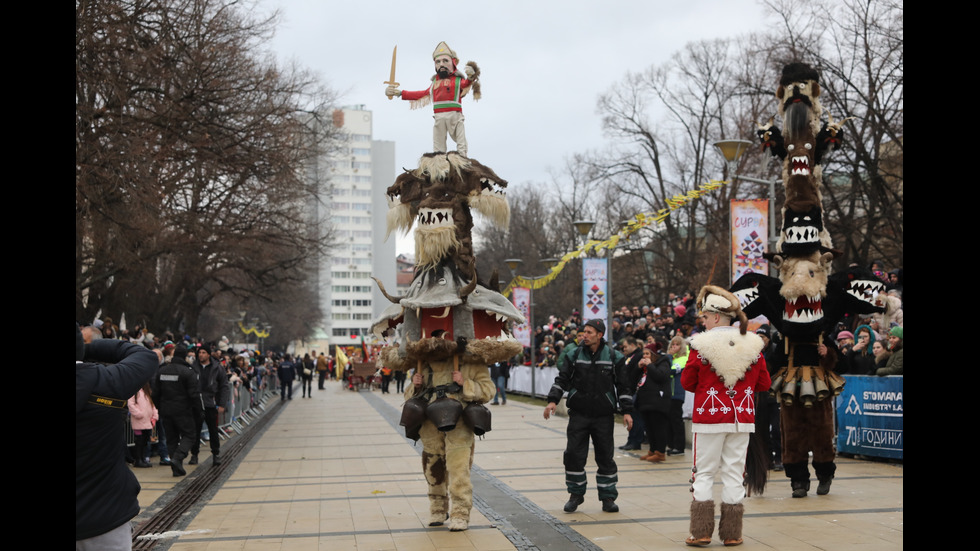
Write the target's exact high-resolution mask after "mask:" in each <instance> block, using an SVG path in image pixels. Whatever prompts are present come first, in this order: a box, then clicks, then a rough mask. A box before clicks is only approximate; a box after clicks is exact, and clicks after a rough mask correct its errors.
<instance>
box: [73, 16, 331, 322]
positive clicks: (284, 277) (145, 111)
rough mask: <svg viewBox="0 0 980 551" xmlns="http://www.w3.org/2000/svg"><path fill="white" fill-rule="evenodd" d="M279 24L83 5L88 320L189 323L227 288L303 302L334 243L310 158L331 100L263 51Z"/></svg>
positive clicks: (83, 268)
mask: <svg viewBox="0 0 980 551" xmlns="http://www.w3.org/2000/svg"><path fill="white" fill-rule="evenodd" d="M275 23H276V18H275V17H274V16H273V17H270V18H266V19H257V18H255V16H254V12H253V11H250V10H249V6H248V5H247V4H242V3H240V2H234V1H230V0H164V1H153V0H128V1H125V0H117V1H110V2H91V1H87V0H79V1H77V2H76V111H75V113H76V201H75V205H76V216H75V222H76V232H75V237H76V254H75V260H76V316H77V317H78V318H79V319H84V318H89V317H90V316H91V315H93V314H94V312H95V311H96V310H99V309H102V310H103V311H104V312H107V313H113V314H117V313H121V312H126V313H127V314H129V315H136V316H139V317H141V318H145V319H147V320H148V321H149V322H150V323H152V324H155V326H157V327H161V328H164V327H166V328H172V329H183V330H185V331H189V332H193V331H195V330H196V328H197V323H198V319H199V317H200V315H201V313H202V311H203V309H204V308H206V307H207V306H208V305H209V304H212V302H213V301H214V299H215V297H218V296H221V295H223V294H231V295H234V296H236V297H239V299H242V298H245V297H250V298H253V299H257V300H260V301H267V302H270V303H277V306H278V307H279V308H283V309H287V310H288V309H289V308H291V307H292V306H294V305H293V304H290V303H289V301H288V298H289V297H290V296H293V295H296V293H295V292H292V291H289V292H284V291H283V290H284V289H292V288H294V287H295V286H296V285H301V284H303V283H304V282H306V281H308V275H309V265H308V264H307V263H306V261H307V260H308V259H309V256H310V255H311V254H313V253H315V252H316V251H320V250H322V248H323V247H324V246H325V244H327V243H329V235H328V234H325V232H324V231H323V230H322V229H318V228H322V226H319V225H315V224H309V223H308V220H307V215H306V214H305V212H304V205H305V204H307V203H308V202H309V201H311V200H314V201H315V200H318V198H317V196H316V189H317V187H316V182H310V181H308V179H307V178H306V173H305V171H304V168H305V167H306V166H307V165H308V163H309V162H310V160H311V159H314V158H316V156H318V155H320V154H321V153H322V152H323V151H324V148H325V147H327V146H328V145H329V144H330V143H331V140H332V139H333V138H334V136H333V133H334V132H335V130H333V129H332V125H331V124H330V123H329V121H322V117H321V116H320V114H321V113H329V110H328V106H329V104H330V103H331V101H332V99H333V96H332V94H331V93H330V91H329V90H327V89H325V88H324V87H323V86H322V85H320V84H319V83H318V82H317V81H316V80H315V79H314V78H313V77H311V76H310V75H308V74H306V73H304V72H302V71H300V70H298V69H295V68H281V67H279V66H277V65H276V63H275V62H274V61H272V59H271V58H270V56H268V55H266V54H265V53H264V52H263V50H262V49H261V46H262V45H263V44H264V42H265V41H266V40H267V39H268V38H270V37H271V33H272V32H273V30H274V27H275ZM311 228H315V229H316V230H315V231H311ZM300 294H301V293H300Z"/></svg>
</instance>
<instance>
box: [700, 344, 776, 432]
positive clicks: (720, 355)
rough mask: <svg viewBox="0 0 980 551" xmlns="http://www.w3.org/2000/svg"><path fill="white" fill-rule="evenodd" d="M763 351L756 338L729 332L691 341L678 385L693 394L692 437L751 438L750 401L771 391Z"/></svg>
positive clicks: (751, 411) (751, 412) (752, 428)
mask: <svg viewBox="0 0 980 551" xmlns="http://www.w3.org/2000/svg"><path fill="white" fill-rule="evenodd" d="M762 347H763V342H762V338H761V337H759V336H758V335H756V334H754V333H747V334H745V335H741V334H739V332H738V329H736V328H734V327H716V328H714V329H712V330H710V331H705V332H704V333H698V334H697V335H695V336H694V337H693V338H692V339H691V354H690V356H689V357H688V359H687V366H686V367H685V368H684V372H683V373H682V374H681V384H682V385H683V386H684V389H685V390H687V391H690V392H693V393H694V413H693V416H692V418H691V421H692V429H693V431H694V432H713V433H719V432H755V395H756V394H757V393H760V392H765V391H767V390H769V386H770V385H771V379H770V378H769V370H768V369H766V360H765V358H764V357H763V356H762V354H761V351H762Z"/></svg>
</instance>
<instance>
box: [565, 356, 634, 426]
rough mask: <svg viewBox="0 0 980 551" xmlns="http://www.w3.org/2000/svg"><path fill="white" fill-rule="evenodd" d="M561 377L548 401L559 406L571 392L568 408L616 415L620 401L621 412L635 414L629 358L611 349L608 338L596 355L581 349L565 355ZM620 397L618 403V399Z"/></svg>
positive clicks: (589, 413) (578, 411) (594, 415)
mask: <svg viewBox="0 0 980 551" xmlns="http://www.w3.org/2000/svg"><path fill="white" fill-rule="evenodd" d="M562 359H563V361H560V362H558V376H557V377H555V382H554V384H553V385H552V386H551V391H550V392H548V402H549V403H555V404H557V403H558V402H559V401H560V400H561V397H562V395H563V394H564V393H565V392H568V397H567V398H566V400H565V404H566V405H567V406H568V409H570V410H572V411H574V412H577V413H584V414H586V415H591V416H593V417H598V416H602V415H612V414H613V413H615V412H616V405H617V402H618V404H619V408H620V410H621V411H622V413H624V414H626V413H633V392H632V389H631V388H630V385H629V379H628V377H627V375H626V359H625V358H624V357H623V355H622V354H620V353H619V352H617V351H615V350H613V349H611V348H609V346H608V345H606V341H605V339H601V340H600V341H599V347H598V348H597V349H596V352H595V353H594V354H593V353H592V350H591V349H590V348H589V347H587V346H580V347H578V348H576V349H574V350H572V351H571V352H568V353H566V354H565V355H563V356H562ZM617 397H618V400H617Z"/></svg>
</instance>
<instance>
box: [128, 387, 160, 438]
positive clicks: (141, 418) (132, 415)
mask: <svg viewBox="0 0 980 551" xmlns="http://www.w3.org/2000/svg"><path fill="white" fill-rule="evenodd" d="M128 406H129V421H130V423H131V424H132V425H133V429H134V430H152V429H153V425H155V424H156V422H157V420H158V419H160V412H159V411H157V408H156V406H154V405H153V402H151V401H150V397H149V396H147V395H146V393H145V392H143V389H142V388H141V389H140V390H139V392H137V393H136V394H135V395H134V396H132V397H131V398H130V399H129V403H128Z"/></svg>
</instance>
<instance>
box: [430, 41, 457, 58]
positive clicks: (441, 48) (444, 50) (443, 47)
mask: <svg viewBox="0 0 980 551" xmlns="http://www.w3.org/2000/svg"><path fill="white" fill-rule="evenodd" d="M441 55H448V56H449V57H451V58H453V60H457V59H459V57H457V56H456V52H454V51H453V49H452V48H450V47H449V44H446V43H445V42H440V43H439V45H438V46H436V49H435V51H434V52H432V59H435V58H437V57H439V56H441Z"/></svg>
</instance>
